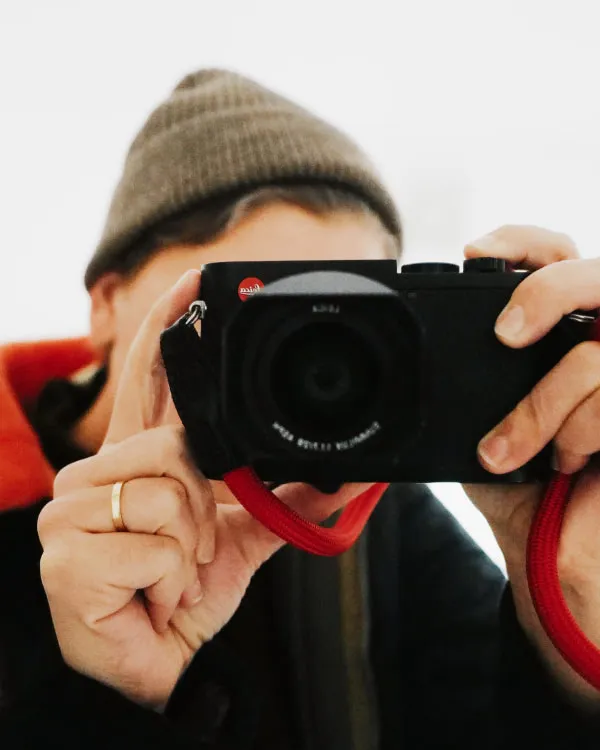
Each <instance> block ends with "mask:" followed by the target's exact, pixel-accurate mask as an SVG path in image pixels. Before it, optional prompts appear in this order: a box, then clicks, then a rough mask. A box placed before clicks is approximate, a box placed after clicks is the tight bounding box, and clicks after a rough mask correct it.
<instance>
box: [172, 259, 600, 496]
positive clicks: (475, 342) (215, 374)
mask: <svg viewBox="0 0 600 750" xmlns="http://www.w3.org/2000/svg"><path fill="white" fill-rule="evenodd" d="M526 275H527V273H525V272H515V271H512V270H510V269H509V268H508V267H507V265H506V263H505V262H504V261H503V260H499V259H495V258H478V259H471V260H467V261H465V262H464V264H463V267H462V269H461V268H460V267H459V266H458V265H455V264H451V263H416V264H415V263H413V264H410V265H404V266H402V268H401V269H400V270H399V269H398V266H397V264H396V261H394V260H376V261H371V260H356V261H354V260H353V261H310V262H305V261H276V262H274V261H260V262H223V263H210V264H207V265H206V266H205V267H204V268H203V270H202V280H201V290H200V295H199V299H198V300H197V301H196V302H195V303H194V304H193V306H192V308H191V310H190V313H189V314H187V315H186V316H184V317H183V318H182V319H180V320H179V321H178V322H177V323H176V324H175V325H173V326H172V327H171V328H169V329H167V330H166V331H164V332H163V334H162V337H161V351H162V356H163V361H164V365H165V369H166V373H167V377H168V381H169V387H170V390H171V394H172V397H173V400H174V403H175V406H176V408H177V410H178V412H179V415H180V417H181V420H182V422H183V425H184V427H185V431H186V435H187V438H188V443H189V446H190V450H191V451H192V455H193V457H194V459H195V461H196V463H197V464H198V466H199V468H200V469H201V470H202V472H203V473H204V474H205V475H206V476H207V477H209V478H221V477H222V476H223V474H224V473H226V472H227V471H229V470H231V469H234V468H237V467H239V466H246V465H247V466H251V467H253V468H254V469H255V471H256V473H257V474H258V476H259V477H261V479H263V480H265V481H269V482H275V483H284V482H293V481H302V482H308V483H310V484H313V485H315V486H317V487H320V488H322V489H326V488H334V487H336V486H339V485H340V484H341V483H344V482H350V481H352V482H446V481H448V482H464V483H479V482H486V483H494V482H502V483H520V482H531V481H543V480H546V479H547V478H548V477H549V476H550V473H551V455H550V451H551V448H550V446H546V448H544V450H543V451H542V452H541V453H540V454H539V455H537V456H536V457H534V458H533V459H532V460H531V461H530V462H529V463H527V464H526V465H524V466H523V467H521V468H520V469H518V470H517V471H514V472H511V473H510V474H505V475H501V476H498V475H492V474H491V473H489V472H487V471H486V470H485V469H484V468H483V467H482V466H481V464H480V463H479V461H478V459H477V445H478V442H479V441H480V439H481V438H482V437H483V436H484V435H485V434H486V433H487V432H488V431H489V430H490V429H491V428H492V427H494V426H495V425H496V424H497V423H498V422H499V421H500V420H501V419H502V418H503V417H505V416H506V415H507V414H508V413H509V412H510V411H512V409H513V408H514V407H515V406H516V405H517V403H518V402H519V401H520V400H521V399H522V398H523V397H525V396H526V395H527V394H528V393H529V392H530V391H531V390H532V388H533V387H534V386H535V384H536V383H537V382H538V381H539V380H540V379H541V378H542V377H543V376H544V375H545V374H546V373H547V372H548V371H549V370H550V369H551V368H553V367H554V366H555V365H556V364H557V363H558V361H559V360H560V359H561V358H562V357H563V356H564V355H565V354H566V353H567V352H568V351H569V350H570V349H571V348H572V347H573V346H575V345H576V344H577V343H579V342H581V341H583V340H585V339H587V338H589V336H590V324H591V320H592V316H590V315H585V314H574V315H571V316H566V317H564V318H563V319H562V320H561V321H560V322H559V323H558V324H557V325H556V326H555V327H554V328H553V329H552V331H550V332H549V333H548V334H547V335H546V336H545V337H544V338H542V339H541V340H540V341H539V342H537V343H535V344H533V345H531V346H528V347H525V348H523V349H512V348H510V347H507V346H505V345H504V344H502V343H501V342H500V341H499V340H498V339H497V337H496V335H495V333H494V324H495V321H496V319H497V317H498V315H499V314H500V312H501V311H502V309H503V308H504V307H505V305H506V304H507V302H508V301H509V298H510V296H511V294H512V292H513V291H514V289H515V288H516V286H517V285H518V284H520V283H521V282H522V280H523V278H524V277H525V276H526ZM198 318H201V321H200V323H199V326H196V325H193V324H194V323H195V322H196V321H197V319H198ZM198 327H199V328H200V333H198V330H197V329H198Z"/></svg>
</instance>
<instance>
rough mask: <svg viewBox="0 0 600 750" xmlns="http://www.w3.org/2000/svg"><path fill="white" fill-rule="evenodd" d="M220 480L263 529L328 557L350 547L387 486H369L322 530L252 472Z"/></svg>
mask: <svg viewBox="0 0 600 750" xmlns="http://www.w3.org/2000/svg"><path fill="white" fill-rule="evenodd" d="M223 479H224V480H225V483H226V484H227V486H228V487H229V489H230V490H231V491H232V492H233V494H234V495H235V497H236V498H237V499H238V501H239V503H240V504H241V505H243V506H244V508H245V509H246V510H247V511H248V513H250V514H252V515H253V516H254V518H256V519H257V521H260V522H261V523H262V524H263V526H266V527H267V528H268V529H269V530H270V531H272V532H273V533H274V534H276V535H277V536H278V537H280V538H281V539H284V540H285V541H286V542H289V543H290V544H292V545H293V546H294V547H298V548H299V549H302V550H305V551H306V552H312V553H313V554H314V555H324V556H329V557H333V556H334V555H339V554H341V553H342V552H345V551H346V550H348V549H350V547H352V545H353V544H354V542H355V541H356V540H357V539H358V537H359V536H360V535H361V533H362V530H363V529H364V527H365V525H366V523H367V521H368V520H369V516H370V515H371V513H372V512H373V510H374V509H375V506H376V505H377V503H378V502H379V499H380V498H381V496H382V495H383V493H384V492H385V491H386V490H387V488H388V486H389V485H387V484H374V485H372V486H371V487H369V489H368V490H366V491H365V492H363V493H362V494H360V495H358V496H357V497H355V498H354V500H352V501H351V502H350V503H348V505H347V506H346V507H345V508H344V510H343V512H342V514H341V515H340V517H339V518H338V520H337V523H336V524H335V526H333V527H332V528H323V527H322V526H319V525H318V524H316V523H312V521H307V520H306V519H304V518H302V516H300V515H298V513H296V512H295V511H293V510H292V509H291V508H288V506H287V505H285V504H284V503H282V502H281V500H280V499H279V498H278V497H277V495H275V494H274V493H273V492H271V490H269V489H267V488H266V487H265V486H264V484H263V483H262V482H261V481H260V479H259V478H258V477H257V476H256V474H255V473H254V472H253V471H252V469H249V468H247V467H244V468H241V469H234V470H233V471H230V472H229V473H228V474H225V476H224V477H223Z"/></svg>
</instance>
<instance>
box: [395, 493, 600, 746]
mask: <svg viewBox="0 0 600 750" xmlns="http://www.w3.org/2000/svg"><path fill="white" fill-rule="evenodd" d="M397 503H398V504H399V505H400V507H401V510H400V511H399V512H398V514H397V520H398V524H399V529H398V538H399V540H400V541H399V548H398V555H399V560H398V564H399V570H400V571H401V572H400V574H399V576H398V586H399V590H400V610H401V612H402V623H403V631H402V632H401V644H400V647H399V648H400V651H399V662H400V668H401V670H402V671H403V672H404V674H405V675H406V679H405V684H407V686H408V687H407V689H406V690H405V691H404V700H403V703H404V706H403V716H404V729H405V733H406V735H407V736H408V738H409V742H408V747H410V748H413V747H414V748H417V747H418V748H423V749H424V748H434V747H436V748H437V747H455V746H456V747H462V748H473V750H475V748H477V749H478V750H479V749H480V748H483V747H485V748H495V747H499V748H505V747H527V746H530V747H543V748H545V749H546V748H556V750H574V749H575V748H581V749H585V750H587V749H588V748H589V750H591V749H592V748H597V747H598V746H599V745H598V742H599V737H600V716H599V717H597V718H590V717H588V716H584V715H582V714H581V713H579V712H578V711H577V710H575V709H572V708H570V707H569V706H568V705H567V704H566V702H565V701H564V700H563V698H562V696H561V695H560V694H559V691H558V690H556V689H555V687H554V684H553V682H552V679H551V678H550V676H549V675H548V674H547V673H546V671H545V668H544V666H543V663H542V662H541V660H540V659H539V658H538V657H537V654H536V652H535V650H534V648H533V647H532V645H531V644H530V643H529V641H528V640H527V638H526V636H525V634H524V633H523V631H522V629H521V627H520V625H519V623H518V621H517V618H516V615H515V611H514V607H513V606H512V598H511V593H510V586H509V585H508V584H507V582H506V580H505V577H504V575H503V574H502V572H501V571H500V570H499V569H498V568H497V566H496V565H495V564H494V563H493V562H492V561H491V560H490V559H489V558H488V557H487V555H486V554H485V553H484V552H483V551H482V550H481V549H480V548H479V547H478V545H477V544H476V543H475V542H474V541H473V540H472V538H471V537H470V535H469V534H468V533H467V532H466V531H465V530H464V529H463V528H462V527H461V526H460V524H459V523H458V522H457V521H456V519H455V518H454V516H452V514H451V513H449V512H448V511H447V510H446V508H445V507H444V506H443V505H442V504H441V503H440V502H439V501H438V500H437V499H436V498H435V497H434V495H433V494H432V493H431V492H430V491H429V489H428V488H427V487H425V486H419V487H417V488H414V490H413V491H412V494H411V493H409V494H408V495H406V496H404V495H403V496H402V497H398V498H397Z"/></svg>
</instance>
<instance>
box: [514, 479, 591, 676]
mask: <svg viewBox="0 0 600 750" xmlns="http://www.w3.org/2000/svg"><path fill="white" fill-rule="evenodd" d="M571 483H572V477H571V476H569V475H566V474H559V473H557V474H556V475H555V477H554V479H553V480H552V482H551V483H550V486H549V487H548V491H547V493H546V496H545V498H544V500H543V502H542V503H541V504H540V506H539V508H538V509H537V512H536V515H535V518H534V520H533V524H532V526H531V530H530V532H529V542H528V546H527V579H528V581H529V589H530V591H531V599H532V601H533V605H534V607H535V610H536V612H537V614H538V617H539V618H540V622H541V623H542V626H543V627H544V630H545V631H546V633H547V634H548V637H549V638H550V640H551V641H552V643H553V644H554V646H555V647H556V649H557V650H558V651H559V652H560V653H561V654H562V656H563V658H564V660H565V661H566V662H567V663H568V664H570V665H571V667H573V669H574V670H575V671H576V672H577V673H578V674H580V675H581V677H583V678H584V680H586V681H587V682H588V683H589V684H590V685H592V686H593V687H595V688H596V689H598V690H600V651H599V650H598V648H597V647H596V646H595V645H594V644H593V643H592V642H591V641H590V640H589V638H587V637H586V636H585V634H584V633H583V631H582V630H581V628H580V627H579V625H578V624H577V622H576V621H575V619H574V617H573V615H572V614H571V612H570V611H569V608H568V606H567V603H566V601H565V598H564V596H563V592H562V589H561V585H560V578H559V575H558V545H559V541H560V532H561V529H562V524H563V520H564V515H565V509H566V507H567V503H568V501H569V490H570V489H571Z"/></svg>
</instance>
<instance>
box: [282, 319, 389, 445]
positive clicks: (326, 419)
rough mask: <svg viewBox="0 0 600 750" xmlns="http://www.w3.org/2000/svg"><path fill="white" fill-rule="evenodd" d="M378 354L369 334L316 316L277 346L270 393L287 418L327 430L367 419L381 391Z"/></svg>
mask: <svg viewBox="0 0 600 750" xmlns="http://www.w3.org/2000/svg"><path fill="white" fill-rule="evenodd" d="M378 360H379V358H378V356H377V354H376V352H375V350H374V348H373V346H372V345H371V343H370V342H369V340H368V339H367V338H366V337H365V336H364V334H363V333H362V332H360V331H358V330H356V329H354V328H353V327H351V326H350V325H347V324H345V323H337V322H325V321H318V322H311V323H308V324H306V325H304V326H302V327H301V328H299V329H297V330H295V331H294V332H292V333H290V334H289V335H288V336H287V337H286V338H285V339H284V340H283V341H282V342H281V343H280V344H279V346H278V347H277V349H276V350H275V352H274V354H273V358H272V360H271V367H270V378H269V380H270V384H271V393H272V395H273V399H274V401H275V404H276V406H277V409H278V410H279V411H280V412H281V415H282V418H283V420H284V422H285V423H289V424H290V426H291V425H293V426H294V427H295V429H296V430H299V431H307V432H308V433H310V434H315V433H318V434H319V435H322V438H323V439H325V438H326V437H327V436H331V435H335V434H344V433H346V432H347V431H349V430H350V431H351V430H352V428H353V426H354V425H360V424H364V423H365V421H367V420H368V417H369V413H370V412H371V411H372V409H373V406H374V404H375V402H376V401H377V397H378V393H379V384H380V380H381V368H380V365H379V361H378Z"/></svg>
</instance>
